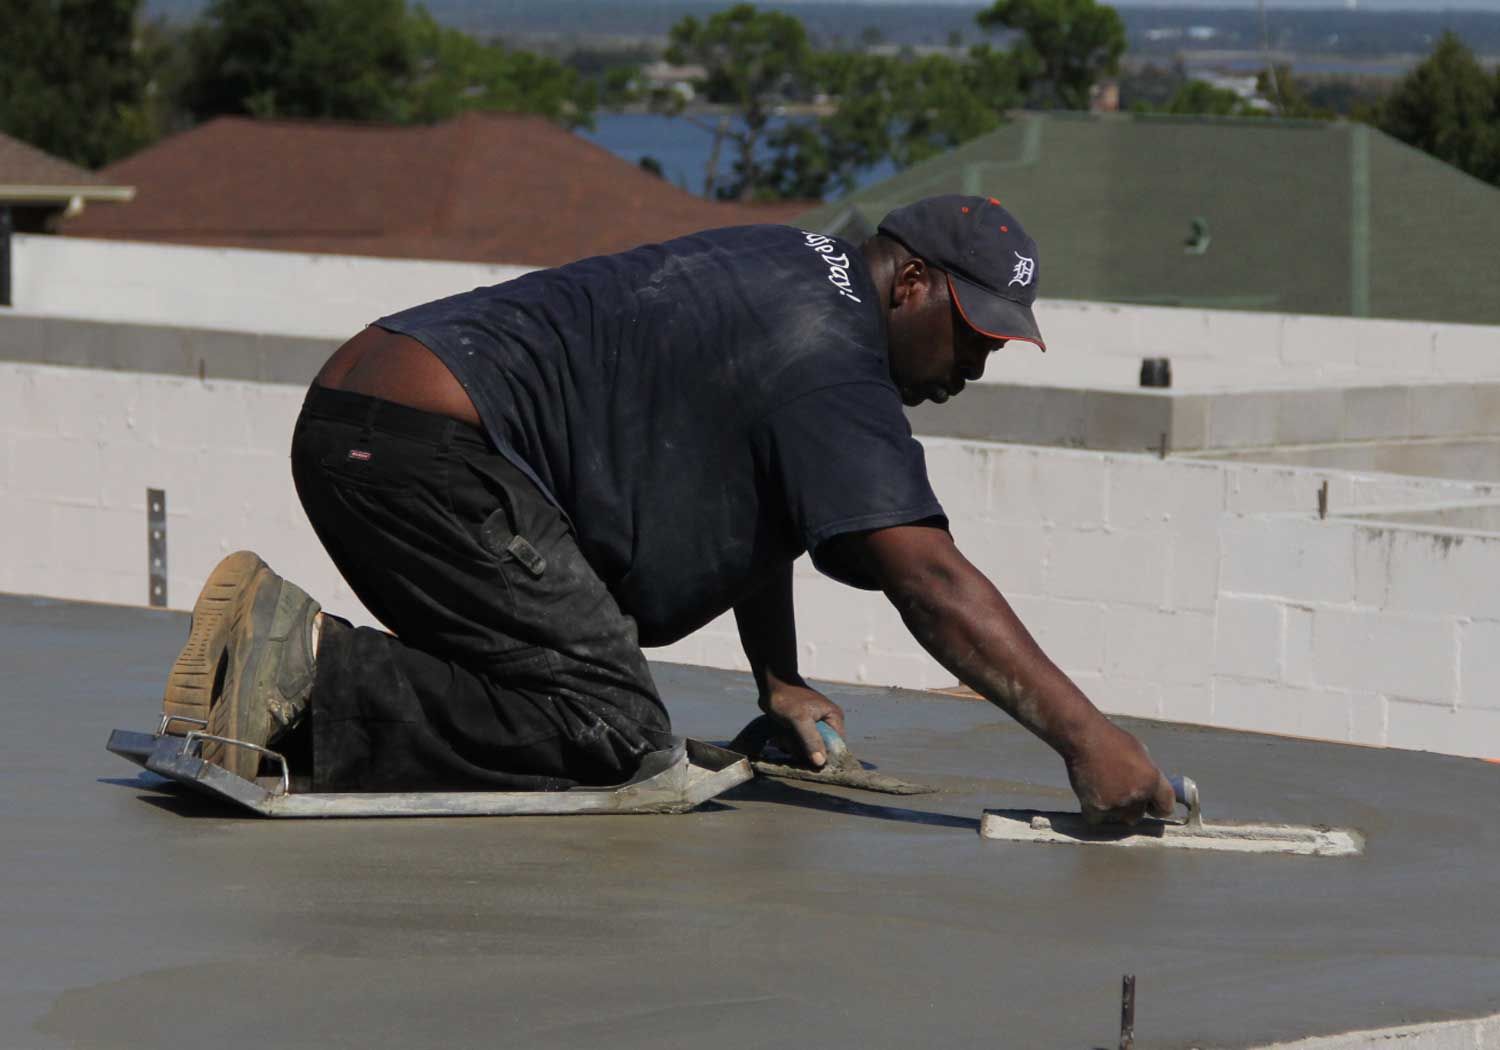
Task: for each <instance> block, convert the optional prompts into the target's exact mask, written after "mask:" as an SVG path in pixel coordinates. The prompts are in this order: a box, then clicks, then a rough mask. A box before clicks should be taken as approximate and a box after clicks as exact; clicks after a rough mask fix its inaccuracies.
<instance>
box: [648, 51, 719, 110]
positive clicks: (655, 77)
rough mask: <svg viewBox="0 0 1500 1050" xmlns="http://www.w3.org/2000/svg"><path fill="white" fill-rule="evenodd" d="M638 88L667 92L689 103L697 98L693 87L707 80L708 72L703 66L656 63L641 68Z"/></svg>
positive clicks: (696, 91)
mask: <svg viewBox="0 0 1500 1050" xmlns="http://www.w3.org/2000/svg"><path fill="white" fill-rule="evenodd" d="M637 79H638V81H639V83H640V86H641V87H643V88H645V89H646V90H648V91H650V90H655V91H660V90H663V89H665V90H668V91H672V92H674V93H675V94H677V95H678V96H679V97H680V98H681V99H682V101H684V102H691V101H693V100H694V99H695V98H697V97H698V90H697V88H695V87H694V86H693V85H694V84H698V83H701V82H702V81H704V80H706V79H708V70H707V69H706V68H705V67H703V66H698V65H686V66H674V65H673V64H672V63H670V62H663V61H656V62H652V63H650V64H648V65H645V66H642V67H641V71H640V73H639V74H638V76H637Z"/></svg>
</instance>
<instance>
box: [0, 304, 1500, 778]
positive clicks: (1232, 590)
mask: <svg viewBox="0 0 1500 1050" xmlns="http://www.w3.org/2000/svg"><path fill="white" fill-rule="evenodd" d="M236 340H238V342H236ZM332 345H333V344H332V342H331V341H316V340H284V339H278V338H271V337H257V336H245V335H234V334H226V333H214V332H195V331H192V330H186V329H175V328H174V329H160V328H146V327H138V326H121V325H115V326H105V325H90V324H87V323H82V322H64V321H58V320H46V319H38V318H27V317H22V316H16V315H7V314H3V313H0V453H3V455H0V520H3V521H4V522H5V524H6V535H7V538H9V539H10V540H11V545H10V552H9V553H8V555H7V557H6V558H4V559H0V591H7V592H12V593H25V594H41V595H50V596H56V597H62V598H71V599H84V600H93V601H105V602H118V603H126V604H145V603H146V601H147V559H146V508H145V497H146V489H147V488H160V489H163V490H165V492H166V499H167V522H168V536H167V549H168V600H169V604H170V605H171V606H172V607H174V608H179V609H185V608H188V607H190V606H191V604H192V601H193V599H194V597H195V596H196V592H197V588H198V586H199V584H200V583H201V581H202V578H203V576H204V575H205V574H206V573H207V572H208V570H209V569H210V568H211V567H212V566H213V564H214V563H215V562H216V561H217V559H218V558H220V557H221V556H222V555H223V554H225V553H227V552H229V551H231V550H235V549H238V548H241V547H250V548H254V549H256V550H258V551H260V552H261V553H262V554H263V555H264V556H265V557H266V558H267V560H268V561H270V562H271V564H272V565H274V566H276V567H277V568H278V569H279V570H280V571H282V572H284V573H285V574H286V575H288V576H290V577H292V578H294V579H296V580H298V582H299V583H302V584H303V585H304V586H305V587H307V588H308V590H309V591H311V592H312V593H313V594H314V595H316V596H318V597H319V598H320V599H321V600H322V601H323V602H324V603H325V605H327V606H328V607H329V608H330V609H331V610H333V611H336V612H340V613H343V614H345V615H351V616H352V617H353V618H354V619H356V620H357V621H359V622H365V623H368V622H370V620H369V617H368V616H367V615H366V614H365V613H364V612H363V611H362V610H361V609H360V608H359V606H358V604H357V603H356V602H355V601H354V599H353V597H352V595H351V594H350V592H349V590H348V587H347V586H346V585H345V584H344V583H343V581H342V580H341V579H339V577H338V576H337V574H336V573H335V571H334V570H333V568H332V565H331V564H330V563H329V562H328V560H327V558H326V557H325V556H324V555H323V553H322V550H321V548H320V547H319V545H318V543H317V540H316V539H315V538H314V536H313V534H312V531H311V529H310V527H309V526H308V525H307V524H306V522H305V521H304V520H303V517H302V513H301V510H300V507H299V506H298V504H297V501H296V497H295V494H294V492H293V490H292V485H291V478H290V472H289V470H288V468H287V462H286V458H287V446H288V442H289V439H290V434H291V427H292V423H293V421H294V419H295V418H296V414H297V410H298V407H299V405H300V403H301V399H302V396H303V392H304V389H305V383H306V381H307V379H308V378H310V377H311V375H312V374H313V372H315V371H316V368H317V367H318V365H319V364H320V363H321V361H322V360H323V357H324V356H326V353H327V352H328V351H329V350H330V349H331V348H332ZM37 346H42V347H43V348H44V350H36V349H35V348H36V347H37ZM28 347H30V348H31V349H30V350H28V349H27V348H28ZM42 361H49V362H55V361H60V362H66V363H62V364H59V363H41V362H42ZM132 362H134V363H133V364H132ZM150 362H157V365H155V366H150V364H149V363H150ZM143 363H145V364H143ZM923 441H924V445H925V446H926V448H927V455H928V464H929V468H930V473H931V476H932V480H933V484H934V486H935V488H936V489H937V492H938V495H939V496H940V498H941V499H942V500H943V502H944V505H945V507H946V508H947V509H948V511H949V514H950V515H951V517H952V524H953V531H954V535H955V537H956V538H957V540H958V543H959V546H960V547H961V549H963V550H964V551H965V552H966V553H967V554H968V555H969V556H970V557H971V558H972V559H973V560H974V561H975V563H976V564H977V565H978V566H979V567H980V568H981V569H982V570H984V571H985V572H986V573H987V574H988V575H989V576H990V577H991V578H992V579H993V580H994V581H995V582H996V583H997V585H998V586H999V587H1000V588H1001V590H1002V591H1003V592H1004V593H1006V594H1007V596H1008V597H1010V599H1011V600H1012V602H1013V603H1014V605H1015V606H1016V608H1017V610H1018V611H1019V613H1020V614H1021V616H1022V618H1023V620H1024V621H1025V622H1026V623H1027V624H1028V625H1029V626H1030V627H1031V629H1032V630H1033V632H1034V633H1035V634H1036V635H1037V636H1038V638H1039V639H1040V641H1041V642H1042V644H1043V646H1044V648H1046V649H1047V651H1048V652H1049V653H1051V654H1052V655H1053V657H1054V658H1055V659H1056V660H1057V661H1058V663H1059V664H1061V665H1062V666H1063V667H1064V668H1065V669H1066V670H1067V671H1069V672H1070V673H1071V674H1072V675H1073V676H1074V677H1075V678H1076V679H1077V680H1078V681H1079V683H1080V685H1082V686H1083V688H1084V689H1085V690H1086V691H1087V692H1089V693H1090V695H1091V696H1093V697H1094V699H1095V700H1096V702H1098V703H1099V705H1100V706H1101V707H1103V708H1104V709H1105V710H1107V711H1111V712H1115V713H1124V714H1136V715H1146V716H1151V717H1161V718H1166V719H1169V720H1173V721H1182V722H1193V723H1201V724H1208V725H1219V726H1226V727H1232V728H1246V729H1257V730H1264V731H1269V732H1280V733H1291V734H1296V735H1305V736H1313V737H1318V738H1322V739H1331V740H1343V741H1351V742H1356V743H1365V744H1375V745H1381V744H1384V745H1390V746H1396V747H1414V748H1422V749H1430V750H1436V751H1445V752H1448V753H1452V754H1463V755H1479V756H1481V757H1500V701H1497V699H1496V697H1500V689H1497V688H1496V687H1497V686H1500V604H1496V598H1495V596H1494V593H1493V591H1494V587H1493V586H1492V584H1493V581H1494V580H1496V579H1500V536H1497V535H1496V534H1495V533H1493V532H1490V531H1486V528H1485V527H1484V526H1486V523H1487V522H1490V521H1492V520H1493V519H1492V518H1491V517H1490V516H1489V515H1490V511H1488V510H1482V509H1478V507H1481V506H1485V505H1488V504H1491V503H1493V502H1494V501H1495V500H1497V499H1500V492H1497V491H1496V490H1497V489H1500V486H1497V485H1488V484H1480V483H1473V482H1461V481H1443V480H1437V479H1429V478H1412V477H1398V476H1394V475H1377V474H1360V473H1350V472H1346V471H1340V470H1333V469H1325V468H1316V467H1287V466H1278V465H1274V464H1264V463H1253V462H1218V461H1211V460H1200V459H1183V458H1177V457H1169V458H1166V459H1162V458H1159V457H1157V456H1155V455H1133V454H1125V453H1109V454H1101V453H1096V452H1087V451H1077V450H1068V449H1057V448H1044V447H1035V446H1019V445H1009V444H999V443H992V442H985V441H967V440H959V439H952V438H931V437H929V438H924V439H923ZM1325 482H1326V483H1327V485H1328V490H1327V503H1326V507H1327V509H1328V511H1329V513H1328V516H1327V518H1326V519H1320V518H1319V516H1318V503H1319V493H1320V490H1321V489H1322V486H1323V485H1324V483H1325ZM1475 525H1478V526H1481V527H1479V528H1475V527H1473V526H1475ZM796 579H797V584H796V586H797V606H798V612H799V617H798V627H799V638H800V645H801V650H802V658H803V665H804V671H805V672H806V673H808V674H810V675H813V676H817V677H822V678H827V679H836V680H846V681H857V682H871V683H882V684H889V685H901V686H916V687H939V686H948V685H951V684H953V679H952V676H951V675H949V674H948V673H947V672H945V671H944V670H943V669H942V668H940V667H939V666H937V665H936V664H935V663H934V662H933V661H932V660H931V659H930V658H929V657H927V656H926V655H925V654H924V653H923V652H922V651H921V650H920V649H919V647H918V646H917V645H916V643H915V642H914V641H913V640H912V639H911V637H910V635H909V634H908V633H907V632H906V630H905V628H904V626H903V625H902V624H901V623H900V620H899V618H898V617H897V616H896V615H895V613H894V611H893V610H892V609H891V608H890V606H889V605H888V604H887V603H886V602H885V601H884V600H883V599H882V598H881V597H880V596H879V595H874V594H868V593H864V592H859V591H854V590H851V589H849V588H845V587H842V586H840V585H838V584H836V583H834V582H833V581H831V580H828V579H827V578H825V577H822V576H819V575H817V574H816V573H814V572H813V571H812V570H811V569H810V567H809V566H808V565H807V563H806V559H803V561H802V562H800V563H799V565H798V568H797V577H796ZM653 655H654V656H656V657H658V658H664V659H668V660H679V661H685V662H692V663H702V664H708V665H711V666H722V667H740V666H743V664H744V659H743V655H742V654H741V653H740V651H739V644H738V638H737V634H736V632H735V630H734V626H733V623H732V620H731V619H730V618H729V617H725V618H723V619H721V620H719V621H717V622H715V623H713V624H710V625H709V626H708V627H706V628H704V629H703V630H702V631H699V632H698V633H696V634H695V635H693V636H691V637H690V638H687V639H684V640H683V641H682V642H680V643H678V644H677V645H674V646H671V647H668V648H666V649H664V650H658V651H656V652H655V653H653Z"/></svg>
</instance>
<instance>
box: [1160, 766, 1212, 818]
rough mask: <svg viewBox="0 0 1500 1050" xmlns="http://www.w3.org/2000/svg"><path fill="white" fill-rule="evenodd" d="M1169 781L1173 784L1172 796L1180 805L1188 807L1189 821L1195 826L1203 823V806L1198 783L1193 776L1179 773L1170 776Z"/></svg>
mask: <svg viewBox="0 0 1500 1050" xmlns="http://www.w3.org/2000/svg"><path fill="white" fill-rule="evenodd" d="M1167 783H1169V784H1171V785H1172V797H1173V798H1175V799H1176V800H1177V803H1178V805H1182V806H1186V807H1187V811H1188V816H1187V822H1188V823H1189V824H1191V825H1194V826H1196V825H1199V824H1202V823H1203V812H1202V808H1203V807H1202V803H1201V802H1200V801H1199V798H1198V785H1197V783H1195V782H1194V780H1193V778H1192V777H1185V776H1182V775H1180V774H1179V775H1178V776H1175V777H1168V778H1167Z"/></svg>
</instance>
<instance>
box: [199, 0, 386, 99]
mask: <svg viewBox="0 0 1500 1050" xmlns="http://www.w3.org/2000/svg"><path fill="white" fill-rule="evenodd" d="M189 48H190V51H191V56H192V57H191V72H190V73H189V76H188V81H187V84H186V85H185V86H184V89H183V90H184V102H185V103H186V108H187V109H188V111H189V112H190V113H191V114H192V115H193V116H194V117H195V118H196V119H199V120H205V119H207V118H209V117H214V116H218V115H221V114H226V113H229V114H248V115H250V116H256V117H328V118H336V119H344V120H394V119H396V118H398V117H399V116H400V114H401V105H402V91H403V87H404V85H405V84H406V82H407V80H408V78H409V77H410V75H411V73H412V70H413V51H412V47H411V34H410V32H409V27H408V24H407V14H406V4H405V0H214V2H213V3H211V4H210V5H209V7H208V9H207V11H206V12H205V15H204V20H203V22H202V23H201V24H199V25H198V26H197V27H196V28H195V29H194V31H193V32H192V33H191V34H190V36H189Z"/></svg>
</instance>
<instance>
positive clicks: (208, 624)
mask: <svg viewBox="0 0 1500 1050" xmlns="http://www.w3.org/2000/svg"><path fill="white" fill-rule="evenodd" d="M265 567H266V563H265V562H263V561H261V560H260V558H259V557H258V556H257V555H256V554H254V553H253V552H251V551H235V552H234V553H233V554H231V555H229V557H227V558H225V559H224V560H223V561H221V562H219V564H218V565H216V566H214V571H213V572H211V573H209V574H208V580H207V581H206V582H205V583H204V584H203V590H202V591H200V592H199V593H198V600H197V601H196V602H194V603H193V618H192V621H191V622H190V624H189V625H188V638H187V644H186V645H184V646H183V647H182V652H180V653H178V654H177V661H176V662H175V663H174V664H172V670H171V671H170V672H169V673H168V675H167V688H166V691H165V692H164V693H163V694H162V698H161V713H162V714H163V715H168V716H173V717H175V718H185V719H193V720H194V722H195V723H197V724H194V723H189V722H169V723H168V724H167V731H168V732H170V733H174V734H176V735H178V736H181V735H183V734H184V733H186V732H187V731H188V730H189V729H198V728H201V723H204V722H207V721H208V707H209V703H210V701H211V700H212V699H213V695H214V691H215V689H216V688H218V687H219V686H221V685H222V684H223V678H224V670H225V667H224V658H225V653H224V649H225V646H226V645H227V644H228V640H229V627H230V624H231V623H233V622H234V618H235V615H236V613H237V611H238V604H239V602H240V600H241V598H242V597H243V596H244V595H245V593H246V591H247V589H248V586H249V584H250V581H251V580H253V579H254V578H255V575H256V573H258V572H260V571H261V570H262V569H264V568H265Z"/></svg>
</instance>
